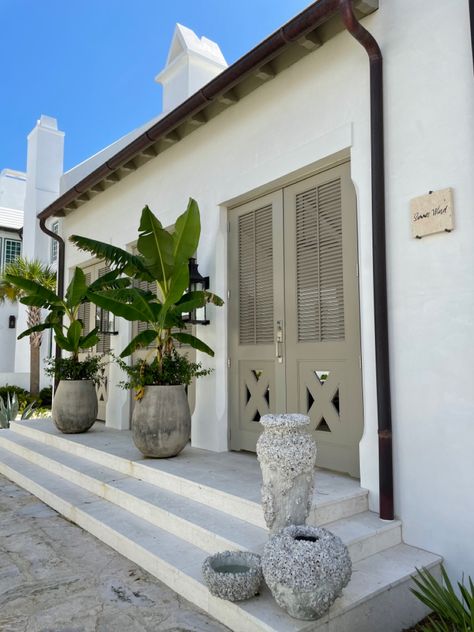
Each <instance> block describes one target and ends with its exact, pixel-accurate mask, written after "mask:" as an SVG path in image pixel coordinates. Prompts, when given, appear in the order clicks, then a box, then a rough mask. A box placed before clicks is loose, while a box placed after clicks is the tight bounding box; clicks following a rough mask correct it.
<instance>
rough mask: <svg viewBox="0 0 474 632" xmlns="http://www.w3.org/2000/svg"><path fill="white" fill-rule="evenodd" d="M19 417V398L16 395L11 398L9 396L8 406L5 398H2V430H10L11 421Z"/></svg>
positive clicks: (0, 407) (0, 399)
mask: <svg viewBox="0 0 474 632" xmlns="http://www.w3.org/2000/svg"><path fill="white" fill-rule="evenodd" d="M17 415H18V398H17V396H16V393H13V395H12V396H10V393H8V394H7V400H6V404H5V402H4V401H3V398H2V397H0V428H9V427H10V421H13V420H14V419H16V416H17Z"/></svg>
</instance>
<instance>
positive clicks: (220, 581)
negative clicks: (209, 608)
mask: <svg viewBox="0 0 474 632" xmlns="http://www.w3.org/2000/svg"><path fill="white" fill-rule="evenodd" d="M202 574H203V577H204V581H205V582H206V585H207V587H208V588H209V591H210V593H211V594H212V595H214V596H215V597H220V598H221V599H227V600H228V601H242V600H243V599H250V597H253V596H254V595H256V594H257V593H258V590H259V588H260V584H261V583H262V581H263V574H262V564H261V558H260V555H257V553H250V552H248V551H222V553H216V554H215V555H211V556H209V557H207V558H206V559H205V560H204V563H203V565H202Z"/></svg>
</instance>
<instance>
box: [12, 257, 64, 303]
mask: <svg viewBox="0 0 474 632" xmlns="http://www.w3.org/2000/svg"><path fill="white" fill-rule="evenodd" d="M10 276H15V277H17V276H18V277H22V278H24V279H26V280H28V281H34V282H36V283H39V284H40V285H41V286H42V287H44V288H46V289H47V290H48V289H49V290H54V288H55V287H56V273H55V272H54V271H53V269H52V268H51V267H50V266H48V265H45V264H44V263H42V262H41V261H39V260H38V259H26V258H25V257H18V258H17V259H15V260H14V261H10V262H9V263H7V264H6V265H5V267H4V268H3V270H2V272H1V274H0V303H2V302H3V301H5V299H8V300H9V301H10V302H11V303H16V302H17V301H19V300H20V299H21V298H22V297H23V296H24V290H23V289H22V288H21V287H19V286H17V285H16V284H14V283H11V282H10V281H9V277H10Z"/></svg>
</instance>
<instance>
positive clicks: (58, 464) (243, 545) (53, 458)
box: [0, 430, 401, 561]
mask: <svg viewBox="0 0 474 632" xmlns="http://www.w3.org/2000/svg"><path fill="white" fill-rule="evenodd" d="M0 447H4V448H5V449H6V450H8V451H10V452H13V453H14V454H16V455H17V456H20V457H22V458H25V459H26V460H28V461H29V462H32V463H35V464H36V465H38V466H40V467H43V468H45V469H46V470H48V471H49V472H51V473H53V474H57V475H58V476H61V477H62V478H65V479H67V480H70V481H74V482H75V483H76V484H77V485H79V486H80V487H83V488H84V489H86V490H87V491H89V492H91V493H94V494H96V495H98V496H100V497H101V498H105V499H106V500H109V501H111V502H113V503H115V504H117V505H119V506H120V507H122V508H124V509H127V510H128V511H130V512H132V513H134V514H136V515H138V516H139V517H141V518H144V519H145V520H148V521H150V522H151V523H152V524H155V525H156V526H158V527H161V528H164V529H165V530H167V531H170V532H176V531H179V532H180V533H181V537H182V538H183V539H185V540H187V541H190V542H192V543H194V544H196V545H198V546H200V547H201V548H203V549H204V550H206V551H208V552H209V553H215V552H218V551H222V550H224V549H249V550H254V551H260V550H261V549H262V547H263V545H264V543H265V541H266V539H267V530H266V529H262V528H260V527H256V526H254V525H252V524H250V523H247V522H245V521H244V520H239V519H237V518H235V517H233V516H231V515H229V514H226V513H224V512H221V511H218V510H215V509H212V508H210V507H208V506H207V505H203V504H201V503H200V502H196V501H194V500H190V499H188V498H184V497H182V496H179V495H178V494H174V493H172V492H169V491H167V490H163V489H161V488H159V487H157V486H156V485H152V484H150V483H146V482H145V481H139V480H137V479H135V478H132V477H129V476H126V475H125V474H121V473H119V472H117V471H116V470H112V469H110V468H106V467H104V466H102V465H96V464H95V463H92V462H91V461H87V460H86V459H84V458H82V457H78V456H75V455H73V454H70V453H67V452H63V451H62V450H60V449H58V448H54V447H52V446H49V445H46V444H43V443H40V442H38V441H35V440H33V439H30V438H28V437H25V436H22V435H19V434H16V433H14V432H12V431H11V430H5V431H4V432H3V433H1V435H0ZM327 527H328V528H329V529H330V530H331V531H333V532H334V533H336V534H337V535H339V536H340V537H341V538H342V539H343V541H344V542H346V543H347V545H348V546H349V548H350V552H351V557H352V559H353V560H354V561H356V560H359V559H362V558H363V557H367V556H368V555H373V554H374V553H377V552H379V551H381V550H383V549H385V548H388V547H390V546H394V545H396V544H399V543H400V542H401V528H400V523H399V522H398V521H393V522H389V523H387V522H384V521H382V520H380V519H379V518H378V516H377V515H376V514H374V513H372V512H368V511H367V512H364V513H360V514H356V515H354V516H352V517H351V518H346V519H341V520H338V521H335V522H332V523H330V524H329V525H327Z"/></svg>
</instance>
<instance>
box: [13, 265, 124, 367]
mask: <svg viewBox="0 0 474 632" xmlns="http://www.w3.org/2000/svg"><path fill="white" fill-rule="evenodd" d="M120 275H121V270H119V269H117V270H115V271H112V272H110V273H108V274H106V275H105V276H103V277H101V278H100V279H98V280H97V281H94V283H91V284H90V285H89V286H88V285H87V283H86V277H85V274H84V272H83V270H81V268H76V269H75V270H74V274H73V277H72V279H71V282H70V283H69V286H68V288H67V290H66V293H65V296H64V298H61V297H60V296H58V295H57V294H56V293H55V292H54V291H53V290H51V289H49V288H48V287H46V286H44V285H42V284H41V283H39V282H38V281H35V280H32V279H29V278H26V277H24V276H19V275H12V274H7V275H5V279H6V281H7V282H8V283H10V284H11V286H13V287H16V288H18V289H19V290H21V292H22V297H21V298H20V302H21V303H24V304H25V305H30V306H35V307H38V308H43V309H47V310H49V314H48V316H47V318H46V319H45V321H44V322H43V323H40V324H37V325H34V326H33V327H30V328H29V329H27V330H26V331H24V332H22V333H21V334H20V335H19V336H18V339H20V338H23V337H24V336H29V335H31V334H32V333H34V332H39V331H44V330H45V329H53V331H54V334H55V340H56V343H57V344H58V345H59V346H60V347H61V349H64V350H65V351H69V352H70V353H71V354H72V358H73V359H74V360H75V361H78V355H79V353H80V352H81V351H85V350H87V349H90V348H91V347H93V346H95V345H96V344H97V343H98V342H99V336H98V328H95V329H93V330H92V331H91V332H89V333H88V334H86V335H83V333H84V323H83V322H82V321H81V320H80V319H79V308H80V306H81V305H82V304H83V303H86V302H88V301H90V298H89V294H91V293H94V292H97V291H102V290H104V289H105V288H107V289H110V290H116V289H119V288H123V287H126V286H127V285H129V283H130V280H129V279H127V278H120ZM64 319H66V321H67V322H66V324H65V323H64Z"/></svg>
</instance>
